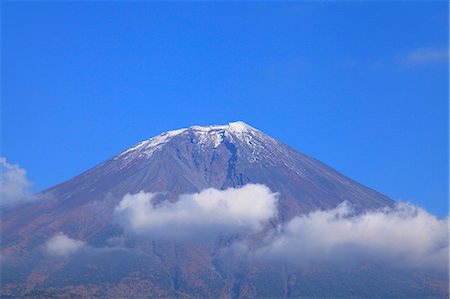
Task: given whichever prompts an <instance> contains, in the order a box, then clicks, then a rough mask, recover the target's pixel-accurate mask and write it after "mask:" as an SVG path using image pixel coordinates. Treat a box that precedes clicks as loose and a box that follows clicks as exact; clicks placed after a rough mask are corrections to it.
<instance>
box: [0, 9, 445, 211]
mask: <svg viewBox="0 0 450 299" xmlns="http://www.w3.org/2000/svg"><path fill="white" fill-rule="evenodd" d="M1 26H2V28H1V29H2V36H1V42H2V49H1V50H2V53H1V54H2V56H1V58H2V60H1V62H2V65H1V71H2V73H1V74H2V78H1V83H2V84H1V87H2V94H1V96H2V99H1V100H2V143H3V144H2V155H3V156H5V157H6V158H7V159H8V160H9V161H10V162H14V163H19V164H20V165H21V166H22V167H24V168H25V169H27V171H28V174H29V178H30V179H31V180H32V181H33V182H34V188H35V190H40V189H43V188H46V187H49V186H51V185H53V184H56V183H59V182H62V181H64V180H66V179H69V178H71V177H72V176H75V175H77V174H79V173H80V172H82V171H84V170H87V169H88V168H90V167H92V166H94V165H96V164H97V163H99V162H102V161H103V160H106V159H107V158H109V157H111V156H113V155H115V154H116V153H118V152H120V151H121V150H123V149H125V148H126V147H128V146H131V145H132V144H134V143H136V142H138V141H140V140H142V139H147V138H150V137H152V136H154V135H157V134H158V133H160V132H162V131H166V130H170V129H177V128H181V127H186V126H190V125H193V124H199V125H207V124H223V123H227V122H229V121H234V120H243V121H245V122H247V123H248V124H250V125H252V126H254V127H256V128H258V129H260V130H262V131H264V132H266V133H268V134H270V135H272V136H273V137H275V138H277V139H279V140H281V141H283V142H285V143H287V144H289V145H291V146H292V147H294V148H296V149H298V150H300V151H301V152H304V153H307V154H309V155H311V156H313V157H315V158H317V159H319V160H321V161H323V162H325V163H327V164H329V165H330V166H332V167H334V168H336V169H337V170H339V171H341V172H342V173H344V174H346V175H348V176H350V177H352V178H353V179H355V180H357V181H359V182H361V183H363V184H366V185H368V186H370V187H372V188H374V189H376V190H378V191H380V192H382V193H385V194H387V195H389V196H391V197H392V198H394V199H401V200H408V201H412V202H414V203H417V204H420V205H422V206H424V207H426V208H427V209H428V210H430V211H431V212H433V213H436V214H438V215H440V216H442V215H445V214H446V213H447V210H448V188H447V187H448V186H447V185H448V174H447V169H448V68H447V64H448V4H447V3H446V2H434V3H430V2H408V1H405V2H381V3H376V2H367V3H360V2H342V3H335V2H324V3H314V2H304V3H267V2H266V3H262V2H248V3H237V2H231V3H206V2H204V3H182V2H173V3H151V2H133V3H126V2H122V3H121V2H115V3H114V2H75V3H74V2H72V3H70V2H46V3H45V2H42V3H39V2H16V3H14V2H2V3H1Z"/></svg>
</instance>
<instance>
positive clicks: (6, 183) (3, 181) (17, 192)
mask: <svg viewBox="0 0 450 299" xmlns="http://www.w3.org/2000/svg"><path fill="white" fill-rule="evenodd" d="M30 188H31V183H30V181H28V179H27V176H26V170H25V169H23V168H21V167H20V166H19V165H17V164H10V163H8V162H7V161H6V159H5V158H3V157H0V208H12V207H14V206H17V205H19V204H22V203H25V202H28V201H31V200H33V199H34V196H33V195H32V194H31V192H30Z"/></svg>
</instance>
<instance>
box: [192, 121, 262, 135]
mask: <svg viewBox="0 0 450 299" xmlns="http://www.w3.org/2000/svg"><path fill="white" fill-rule="evenodd" d="M190 129H192V130H194V131H201V132H209V131H216V130H225V131H228V132H231V133H244V132H250V131H256V129H254V128H252V127H250V126H249V125H247V124H246V123H245V122H243V121H235V122H230V123H228V124H226V125H212V126H191V127H190Z"/></svg>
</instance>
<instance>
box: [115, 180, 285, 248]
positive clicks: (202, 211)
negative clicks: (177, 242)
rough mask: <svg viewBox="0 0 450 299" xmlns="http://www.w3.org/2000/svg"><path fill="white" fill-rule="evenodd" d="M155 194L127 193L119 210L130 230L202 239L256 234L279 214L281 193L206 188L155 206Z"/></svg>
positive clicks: (257, 188) (117, 213)
mask: <svg viewBox="0 0 450 299" xmlns="http://www.w3.org/2000/svg"><path fill="white" fill-rule="evenodd" d="M155 196H156V194H155V193H145V192H142V191H141V192H139V193H137V194H133V195H130V194H127V195H125V196H124V198H123V199H122V201H121V202H120V203H119V205H118V206H117V207H116V209H115V216H116V217H117V218H118V219H119V221H120V223H121V224H122V225H124V226H125V228H126V229H128V230H129V231H132V232H134V233H139V234H146V235H149V236H152V237H157V238H177V239H179V238H198V237H200V238H202V237H208V236H211V235H216V234H222V233H232V232H240V231H249V232H255V231H258V230H260V229H261V228H262V225H263V224H264V222H266V221H267V220H269V219H270V218H271V217H273V216H275V214H276V210H277V209H276V204H277V194H275V193H272V192H271V191H270V189H269V188H267V187H266V186H264V185H258V184H248V185H245V186H243V187H241V188H236V189H235V188H229V189H227V190H217V189H213V188H210V189H206V190H203V191H201V192H199V193H195V194H184V195H181V196H180V197H179V199H178V201H176V202H168V201H166V202H163V203H160V204H155V202H154V201H153V199H154V198H155Z"/></svg>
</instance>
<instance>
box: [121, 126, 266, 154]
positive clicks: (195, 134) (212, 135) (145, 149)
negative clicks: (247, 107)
mask: <svg viewBox="0 0 450 299" xmlns="http://www.w3.org/2000/svg"><path fill="white" fill-rule="evenodd" d="M180 135H190V138H194V139H195V140H196V142H197V143H198V144H199V145H203V146H208V145H213V147H214V148H217V147H218V146H219V145H220V144H221V143H222V142H223V141H224V139H228V141H230V142H233V140H236V139H237V140H240V141H242V142H245V143H249V144H250V145H251V144H252V143H251V142H250V141H251V140H252V139H253V138H254V137H257V136H262V133H261V132H260V131H259V130H257V129H255V128H253V127H251V126H249V125H247V124H246V123H245V122H243V121H236V122H230V123H228V124H226V125H210V126H197V125H194V126H190V127H188V128H183V129H177V130H171V131H167V132H164V133H161V134H159V135H157V136H155V137H152V138H150V139H148V140H144V141H141V142H139V143H138V144H136V145H134V146H132V147H130V148H128V149H126V150H125V151H123V152H122V153H120V154H119V155H118V156H116V157H115V158H114V159H115V160H117V159H133V158H142V157H151V156H152V155H153V153H154V152H156V151H158V150H160V149H161V148H162V147H163V146H164V145H166V144H167V143H169V142H170V141H172V140H173V139H174V138H176V137H179V136H180ZM254 144H255V143H254Z"/></svg>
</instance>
